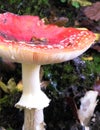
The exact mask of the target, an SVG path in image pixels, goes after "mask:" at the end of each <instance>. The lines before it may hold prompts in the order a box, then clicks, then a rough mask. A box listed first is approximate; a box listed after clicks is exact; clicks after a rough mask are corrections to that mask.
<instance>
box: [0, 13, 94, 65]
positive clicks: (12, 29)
mask: <svg viewBox="0 0 100 130" xmlns="http://www.w3.org/2000/svg"><path fill="white" fill-rule="evenodd" d="M94 40H95V35H94V34H93V33H92V32H90V31H88V30H78V29H75V28H65V27H58V26H56V25H45V24H44V22H43V21H42V20H40V19H39V17H38V16H29V15H23V16H19V15H15V14H12V13H4V14H0V56H1V57H2V58H4V59H9V60H10V61H12V62H20V63H25V62H26V63H36V64H50V63H59V62H63V61H67V60H70V59H73V58H75V57H77V56H79V55H80V54H82V53H83V52H84V51H86V50H87V49H88V48H89V47H90V46H91V44H92V43H93V42H94Z"/></svg>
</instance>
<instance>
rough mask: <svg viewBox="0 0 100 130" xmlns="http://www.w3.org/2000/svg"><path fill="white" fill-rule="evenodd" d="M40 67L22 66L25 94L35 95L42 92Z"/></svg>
mask: <svg viewBox="0 0 100 130" xmlns="http://www.w3.org/2000/svg"><path fill="white" fill-rule="evenodd" d="M39 71H40V65H34V64H33V65H31V64H22V78H23V86H24V89H23V93H24V94H25V95H29V94H31V95H34V94H36V93H38V92H39V91H41V90H40V79H39Z"/></svg>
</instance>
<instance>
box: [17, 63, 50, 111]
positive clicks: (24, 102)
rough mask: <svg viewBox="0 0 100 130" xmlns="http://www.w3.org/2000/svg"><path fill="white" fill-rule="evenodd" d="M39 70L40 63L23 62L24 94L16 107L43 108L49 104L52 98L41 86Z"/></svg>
mask: <svg viewBox="0 0 100 130" xmlns="http://www.w3.org/2000/svg"><path fill="white" fill-rule="evenodd" d="M39 71H40V65H35V64H22V81H23V94H22V96H21V99H20V101H19V102H18V103H17V104H16V107H19V108H25V107H26V108H29V109H32V108H36V109H43V108H44V107H47V106H48V105H49V102H50V100H49V99H48V97H47V96H46V95H45V94H44V93H43V92H42V91H41V88H40V79H39Z"/></svg>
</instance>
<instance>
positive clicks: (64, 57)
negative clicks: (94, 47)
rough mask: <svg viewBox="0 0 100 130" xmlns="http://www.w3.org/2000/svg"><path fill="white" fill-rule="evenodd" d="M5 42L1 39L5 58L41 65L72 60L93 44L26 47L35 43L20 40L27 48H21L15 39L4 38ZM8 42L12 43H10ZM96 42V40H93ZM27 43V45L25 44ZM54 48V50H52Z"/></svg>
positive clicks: (0, 45) (0, 47) (1, 50)
mask: <svg viewBox="0 0 100 130" xmlns="http://www.w3.org/2000/svg"><path fill="white" fill-rule="evenodd" d="M4 41H5V43H6V44H7V46H8V47H7V46H6V44H4V43H2V41H0V56H1V57H2V58H3V59H7V60H9V61H11V62H18V63H34V64H39V65H44V64H53V63H60V62H64V61H68V60H72V59H74V58H76V57H77V56H79V55H81V54H82V53H84V52H85V51H86V50H87V49H88V48H89V47H90V46H91V44H92V42H91V44H87V45H86V47H84V48H81V47H79V48H78V49H77V47H76V48H71V49H66V48H61V49H54V50H53V49H50V50H49V49H48V50H47V49H43V48H42V49H40V48H39V49H37V48H34V49H29V48H28V49H26V46H29V47H32V46H33V45H31V46H30V45H29V44H26V43H25V42H19V43H20V45H21V46H24V47H25V48H23V49H22V48H20V46H19V45H18V44H17V43H16V42H15V41H9V40H4ZM8 42H9V44H10V45H8ZM93 42H94V41H93ZM25 45H26V46H25ZM51 50H52V51H51Z"/></svg>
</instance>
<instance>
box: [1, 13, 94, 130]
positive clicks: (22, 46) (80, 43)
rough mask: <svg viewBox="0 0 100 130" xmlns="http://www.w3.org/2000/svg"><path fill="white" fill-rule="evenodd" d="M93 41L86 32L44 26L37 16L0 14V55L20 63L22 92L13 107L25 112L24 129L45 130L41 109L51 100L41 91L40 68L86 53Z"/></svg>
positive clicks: (70, 28)
mask: <svg viewBox="0 0 100 130" xmlns="http://www.w3.org/2000/svg"><path fill="white" fill-rule="evenodd" d="M94 40H95V35H94V34H93V33H92V32H90V31H89V30H78V29H75V28H72V27H69V28H65V27H57V26H56V25H45V24H44V23H43V21H42V20H40V19H39V17H38V16H29V15H23V16H20V15H15V14H13V13H9V12H7V13H4V14H0V56H1V57H2V58H3V59H4V60H9V61H11V62H18V63H21V64H22V82H23V93H22V96H21V98H20V101H19V102H18V103H17V104H16V107H18V108H20V109H24V111H25V116H24V117H25V118H24V130H33V129H34V130H38V128H39V129H40V130H43V129H44V127H41V121H40V120H43V111H42V114H41V110H43V108H44V107H47V106H48V105H49V102H50V99H48V97H47V96H46V95H45V94H44V93H43V92H42V91H41V88H40V80H39V71H40V66H41V65H45V64H53V63H60V62H64V61H68V60H71V59H73V58H75V57H77V56H79V55H81V54H82V53H83V52H85V51H86V50H87V49H88V48H89V47H90V46H91V44H92V43H93V42H94ZM30 43H31V44H30ZM39 113H40V115H42V119H40V117H41V116H39ZM33 115H34V116H33ZM38 116H39V118H38ZM38 120H39V121H38ZM37 122H40V124H38V123H37ZM42 125H43V123H42Z"/></svg>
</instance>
